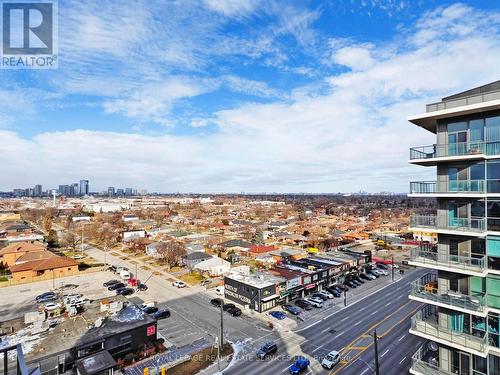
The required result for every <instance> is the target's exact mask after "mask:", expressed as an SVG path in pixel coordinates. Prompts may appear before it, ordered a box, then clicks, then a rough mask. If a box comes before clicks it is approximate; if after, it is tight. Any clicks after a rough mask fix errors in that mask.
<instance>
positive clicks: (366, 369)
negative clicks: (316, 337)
mask: <svg viewBox="0 0 500 375" xmlns="http://www.w3.org/2000/svg"><path fill="white" fill-rule="evenodd" d="M368 370H369V368H365V370H364V371H363V372H362V373H361V374H359V375H363V374H364V373H365V372H367V371H368Z"/></svg>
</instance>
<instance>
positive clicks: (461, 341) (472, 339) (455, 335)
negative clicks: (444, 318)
mask: <svg viewBox="0 0 500 375" xmlns="http://www.w3.org/2000/svg"><path fill="white" fill-rule="evenodd" d="M410 331H411V333H413V334H415V335H417V336H421V337H424V338H427V339H430V340H434V341H437V342H440V343H442V344H444V345H449V346H453V347H456V348H458V349H461V350H468V351H475V352H476V353H475V354H478V355H481V356H483V357H484V355H485V354H486V353H485V351H486V348H487V346H488V336H487V335H486V334H484V335H483V336H474V335H471V334H469V333H465V332H458V331H453V330H451V329H449V328H445V327H441V326H439V325H438V323H437V322H436V321H435V319H433V318H432V317H429V318H423V317H422V311H419V312H417V313H416V314H415V315H413V316H412V317H411V328H410ZM464 348H466V349H464Z"/></svg>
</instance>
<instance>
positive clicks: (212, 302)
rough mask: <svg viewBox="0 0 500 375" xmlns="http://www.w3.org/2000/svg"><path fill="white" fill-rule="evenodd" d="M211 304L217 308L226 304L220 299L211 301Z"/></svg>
mask: <svg viewBox="0 0 500 375" xmlns="http://www.w3.org/2000/svg"><path fill="white" fill-rule="evenodd" d="M210 303H211V304H212V305H213V306H215V307H221V305H222V304H223V303H224V302H223V301H222V300H221V299H220V298H214V299H212V300H211V301H210Z"/></svg>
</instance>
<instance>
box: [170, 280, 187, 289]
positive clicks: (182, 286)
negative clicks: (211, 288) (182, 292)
mask: <svg viewBox="0 0 500 375" xmlns="http://www.w3.org/2000/svg"><path fill="white" fill-rule="evenodd" d="M172 286H175V287H176V288H185V287H186V283H185V282H182V281H174V282H173V283H172Z"/></svg>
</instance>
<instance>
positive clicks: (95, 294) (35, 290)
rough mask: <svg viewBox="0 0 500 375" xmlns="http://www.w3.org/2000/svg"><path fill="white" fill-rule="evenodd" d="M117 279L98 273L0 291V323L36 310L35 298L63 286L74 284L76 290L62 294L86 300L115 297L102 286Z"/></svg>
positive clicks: (110, 274)
mask: <svg viewBox="0 0 500 375" xmlns="http://www.w3.org/2000/svg"><path fill="white" fill-rule="evenodd" d="M113 278H118V277H116V276H115V275H113V274H112V273H110V272H105V271H98V272H92V273H82V274H80V275H78V276H69V277H63V278H58V279H55V280H46V281H39V282H35V283H29V284H22V285H14V286H9V287H5V288H1V289H0V309H1V310H0V321H7V320H10V319H14V318H18V317H22V316H23V315H24V314H25V313H27V312H29V311H35V310H36V306H37V305H36V302H35V297H36V296H37V295H39V294H42V293H44V292H47V291H51V290H55V289H56V290H57V289H58V288H60V287H61V286H63V285H67V284H74V285H77V288H75V289H71V290H64V291H62V294H70V293H79V294H82V295H83V297H84V298H87V299H98V298H104V297H108V296H113V295H115V292H114V291H108V290H107V288H104V287H103V286H102V284H103V283H104V282H106V281H108V280H110V279H113Z"/></svg>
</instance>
